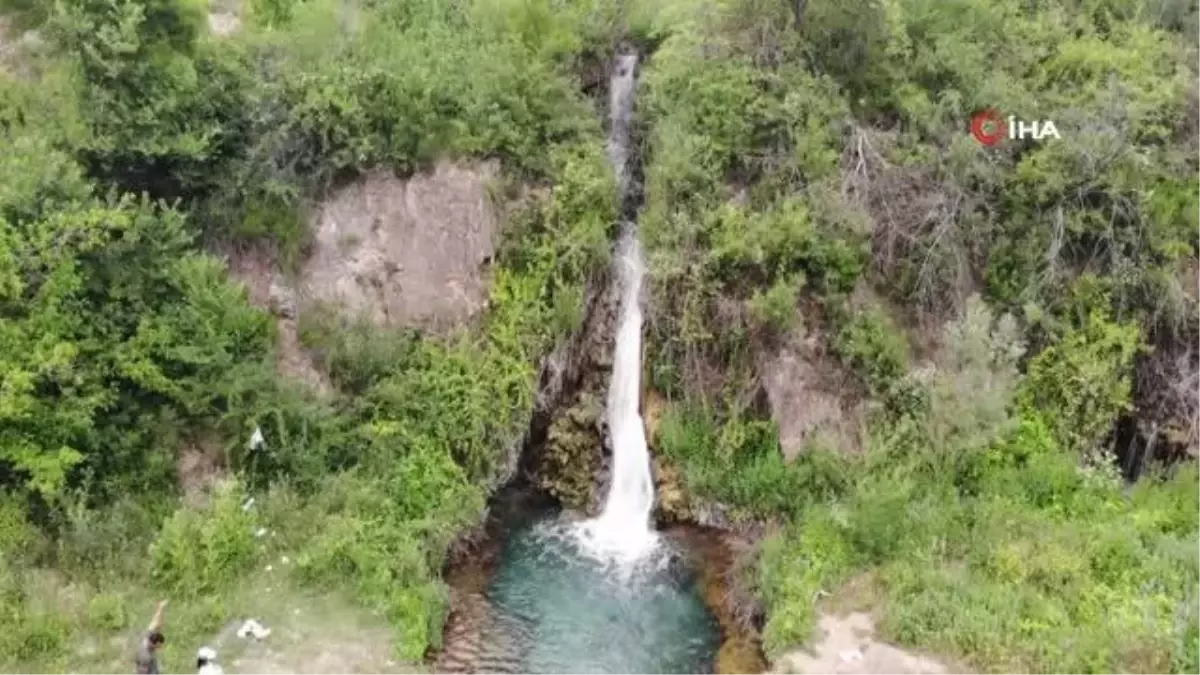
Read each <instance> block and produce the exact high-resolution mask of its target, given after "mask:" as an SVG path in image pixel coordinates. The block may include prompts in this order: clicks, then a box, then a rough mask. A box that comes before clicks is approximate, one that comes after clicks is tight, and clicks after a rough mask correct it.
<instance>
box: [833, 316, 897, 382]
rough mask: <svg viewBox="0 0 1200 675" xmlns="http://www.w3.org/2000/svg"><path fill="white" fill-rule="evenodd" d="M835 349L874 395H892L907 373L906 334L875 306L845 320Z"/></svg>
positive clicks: (834, 346)
mask: <svg viewBox="0 0 1200 675" xmlns="http://www.w3.org/2000/svg"><path fill="white" fill-rule="evenodd" d="M850 311H853V310H850ZM833 348H834V350H835V351H836V352H837V354H838V356H839V357H840V358H841V359H842V361H843V362H844V363H845V364H846V365H847V366H849V367H850V369H851V370H853V371H854V372H855V373H856V374H857V375H858V376H859V378H861V380H862V382H863V384H865V385H866V387H867V389H868V390H869V391H870V393H871V394H872V395H874V396H884V395H886V394H887V393H889V392H890V391H891V390H892V388H893V387H894V386H895V385H896V384H897V382H898V381H899V380H900V378H901V377H903V376H904V375H905V373H907V372H908V368H909V365H908V359H909V356H908V354H909V346H908V344H907V341H906V340H905V338H904V334H903V333H902V332H900V331H899V330H898V329H897V328H896V326H895V324H894V322H893V321H892V319H891V318H890V317H889V316H888V314H887V312H886V311H884V310H883V309H881V308H880V307H878V306H875V305H867V306H865V307H864V308H862V309H861V310H859V311H854V312H853V314H852V315H851V316H849V317H847V318H846V319H845V320H844V323H842V325H841V327H840V328H839V329H838V332H837V335H836V336H835V337H834V340H833Z"/></svg>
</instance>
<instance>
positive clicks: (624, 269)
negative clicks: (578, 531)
mask: <svg viewBox="0 0 1200 675" xmlns="http://www.w3.org/2000/svg"><path fill="white" fill-rule="evenodd" d="M636 67H637V55H636V54H626V55H621V56H618V57H617V63H616V71H615V72H614V74H613V77H612V81H611V85H610V90H609V104H610V119H611V123H612V129H611V132H610V133H609V142H608V149H609V157H610V159H611V161H612V164H613V170H614V172H615V173H616V176H617V183H618V189H619V191H620V197H621V201H622V202H624V200H625V197H626V195H627V192H628V190H629V136H630V133H629V131H630V125H631V122H632V117H633V94H634V76H635V69H636ZM614 265H615V271H616V281H617V287H618V288H619V289H620V291H621V293H620V301H621V311H620V315H619V317H618V319H617V335H616V349H615V352H614V355H613V371H612V381H611V382H610V384H609V388H608V409H607V418H608V428H609V435H610V438H611V441H612V482H611V485H610V486H609V490H608V498H607V500H606V501H605V503H604V510H603V511H602V512H601V513H600V515H599V516H598V517H597V518H595V519H593V520H590V521H587V522H586V523H584V525H583V531H584V533H585V535H586V536H585V541H586V542H587V543H588V544H589V547H590V548H592V549H593V550H594V551H597V552H599V553H602V554H605V555H606V556H615V557H616V558H618V559H619V560H622V561H626V562H630V561H636V560H639V559H641V558H643V557H645V556H646V555H647V554H648V553H649V552H650V551H652V550H654V549H655V548H656V547H657V543H658V536H657V534H656V533H655V532H654V530H653V529H651V527H650V512H651V510H652V509H653V508H654V479H653V476H652V475H651V473H650V451H649V448H648V447H647V445H646V432H645V427H644V426H643V424H642V416H641V412H640V409H639V408H640V403H641V379H642V378H641V375H642V308H641V304H640V303H641V292H642V280H643V278H644V276H645V267H644V264H643V261H642V249H641V243H640V242H639V241H638V232H637V226H636V224H635V223H633V222H631V221H626V222H624V223H622V227H621V236H620V239H619V241H618V244H617V255H616V258H615V260H614Z"/></svg>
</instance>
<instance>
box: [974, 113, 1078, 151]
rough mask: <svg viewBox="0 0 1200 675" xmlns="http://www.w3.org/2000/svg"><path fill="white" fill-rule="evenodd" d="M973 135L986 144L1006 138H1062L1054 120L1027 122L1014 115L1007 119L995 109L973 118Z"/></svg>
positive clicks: (993, 143)
mask: <svg viewBox="0 0 1200 675" xmlns="http://www.w3.org/2000/svg"><path fill="white" fill-rule="evenodd" d="M971 135H972V136H974V137H975V140H977V141H979V142H980V143H982V144H984V145H995V144H997V143H999V142H1000V141H1001V140H1002V139H1004V138H1009V139H1012V140H1016V139H1026V138H1032V139H1034V140H1035V141H1040V140H1043V139H1045V138H1062V136H1060V135H1059V134H1058V127H1056V126H1054V122H1053V121H1052V120H1034V121H1032V122H1026V121H1025V120H1019V119H1017V118H1016V117H1013V116H1012V115H1009V116H1008V118H1007V119H1005V117H1004V116H1003V115H1001V114H1000V113H999V112H997V111H995V110H984V111H983V112H981V113H979V114H977V115H975V116H974V117H972V118H971Z"/></svg>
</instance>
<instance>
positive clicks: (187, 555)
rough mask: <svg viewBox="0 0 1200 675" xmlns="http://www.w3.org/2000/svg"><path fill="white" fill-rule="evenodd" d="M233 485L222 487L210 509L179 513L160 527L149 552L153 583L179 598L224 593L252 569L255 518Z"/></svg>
mask: <svg viewBox="0 0 1200 675" xmlns="http://www.w3.org/2000/svg"><path fill="white" fill-rule="evenodd" d="M245 499H246V493H245V491H244V490H243V489H242V486H241V485H240V484H238V483H237V482H233V481H230V482H227V483H225V484H223V485H222V486H221V487H220V489H219V490H218V492H217V495H216V497H215V499H214V500H213V502H212V504H211V505H210V506H209V508H207V509H205V510H203V511H197V510H192V509H188V508H182V509H180V510H178V511H176V512H175V514H174V515H172V516H171V517H170V518H168V519H167V521H166V522H165V523H163V527H162V531H161V532H160V533H159V535H158V538H157V539H155V541H154V543H153V544H152V545H151V547H150V561H151V562H150V565H151V571H150V574H151V576H152V578H153V579H154V581H155V583H156V584H158V585H159V586H161V587H162V588H164V589H167V590H169V591H171V592H172V593H173V594H177V595H180V596H183V597H196V596H199V595H201V594H204V593H211V592H213V591H216V590H218V589H221V588H224V587H227V586H229V585H230V584H232V583H233V582H234V581H236V580H237V578H238V576H239V575H241V574H242V573H244V572H246V571H247V570H248V569H249V568H250V566H252V565H253V564H254V561H255V559H256V556H257V547H256V545H255V542H254V533H255V529H256V528H255V526H256V522H255V518H254V516H253V515H252V514H251V512H249V511H248V510H246V509H243V508H242V504H243V502H244V501H245Z"/></svg>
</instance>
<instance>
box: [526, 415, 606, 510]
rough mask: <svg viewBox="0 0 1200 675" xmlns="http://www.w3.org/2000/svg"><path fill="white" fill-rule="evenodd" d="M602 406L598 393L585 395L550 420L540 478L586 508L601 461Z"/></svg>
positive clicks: (566, 501) (566, 500) (564, 499)
mask: <svg viewBox="0 0 1200 675" xmlns="http://www.w3.org/2000/svg"><path fill="white" fill-rule="evenodd" d="M602 410H603V408H602V407H601V406H600V405H599V402H598V401H597V399H596V398H595V397H594V396H590V395H585V396H583V397H581V398H580V400H579V401H578V402H577V403H576V404H575V405H573V406H571V407H570V408H568V409H567V410H566V411H565V412H564V413H563V414H562V415H560V416H559V417H558V418H557V419H555V420H554V421H553V422H552V423H551V424H550V430H549V433H548V435H547V439H546V444H545V446H544V447H543V448H542V452H541V453H540V456H539V462H538V468H537V482H538V485H539V486H540V487H541V488H542V489H544V490H546V491H547V492H549V493H550V494H551V495H553V496H554V497H555V498H556V499H558V500H559V501H560V502H561V503H562V505H563V506H565V507H567V508H571V509H578V510H581V511H586V510H587V508H588V505H589V504H590V503H592V497H593V492H594V491H595V489H596V473H597V472H598V471H599V470H600V464H601V452H602V450H601V447H602V438H601V435H600V427H599V421H600V415H601V411H602Z"/></svg>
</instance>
